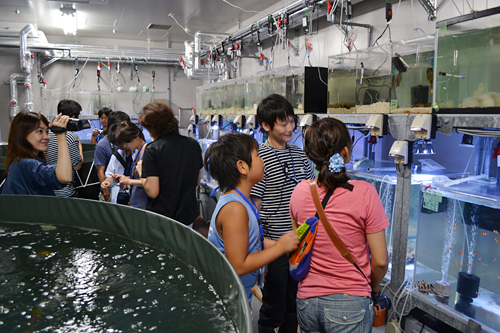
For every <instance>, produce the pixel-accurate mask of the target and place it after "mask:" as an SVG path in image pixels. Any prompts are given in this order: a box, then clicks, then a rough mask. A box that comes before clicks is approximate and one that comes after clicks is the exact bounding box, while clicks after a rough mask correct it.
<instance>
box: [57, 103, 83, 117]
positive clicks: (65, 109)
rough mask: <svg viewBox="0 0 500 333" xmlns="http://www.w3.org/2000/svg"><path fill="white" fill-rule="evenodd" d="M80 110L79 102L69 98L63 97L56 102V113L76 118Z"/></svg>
mask: <svg viewBox="0 0 500 333" xmlns="http://www.w3.org/2000/svg"><path fill="white" fill-rule="evenodd" d="M81 111H82V106H81V105H80V103H78V102H77V101H73V100H71V99H63V100H61V101H60V102H59V103H58V104H57V113H58V114H59V113H62V114H63V116H69V117H75V118H78V117H79V116H80V112H81Z"/></svg>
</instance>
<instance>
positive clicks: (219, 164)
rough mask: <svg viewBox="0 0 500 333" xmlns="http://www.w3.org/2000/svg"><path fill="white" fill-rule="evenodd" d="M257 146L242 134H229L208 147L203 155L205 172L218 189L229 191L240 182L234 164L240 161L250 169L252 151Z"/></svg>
mask: <svg viewBox="0 0 500 333" xmlns="http://www.w3.org/2000/svg"><path fill="white" fill-rule="evenodd" d="M254 149H255V150H258V149H259V144H258V143H257V141H256V140H255V139H254V137H253V136H250V135H248V134H243V133H238V132H234V133H229V134H226V135H223V136H221V137H220V138H219V140H218V141H217V142H214V143H212V144H211V145H210V147H209V148H208V149H207V152H206V153H205V161H204V162H205V170H207V171H208V172H209V173H210V175H211V176H212V177H213V178H214V179H215V180H216V181H217V182H218V183H219V187H220V189H221V190H222V191H223V192H225V191H227V190H230V189H232V188H234V187H236V185H238V183H239V181H240V172H239V171H238V169H237V167H236V162H238V161H239V160H242V161H244V162H246V163H247V164H248V165H249V166H250V167H252V150H254Z"/></svg>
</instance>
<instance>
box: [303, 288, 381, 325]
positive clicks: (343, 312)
mask: <svg viewBox="0 0 500 333" xmlns="http://www.w3.org/2000/svg"><path fill="white" fill-rule="evenodd" d="M373 315H374V313H373V303H372V301H371V299H370V298H369V297H359V296H350V295H346V294H333V295H327V296H319V297H311V298H306V299H297V318H298V321H299V325H300V331H301V332H304V333H308V332H309V333H313V332H332V333H333V332H334V333H346V332H356V333H358V332H361V333H365V332H371V331H372V325H373Z"/></svg>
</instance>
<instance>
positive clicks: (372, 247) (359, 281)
mask: <svg viewBox="0 0 500 333" xmlns="http://www.w3.org/2000/svg"><path fill="white" fill-rule="evenodd" d="M304 151H305V153H306V155H307V157H308V158H309V159H310V160H311V161H313V162H314V164H315V165H316V169H317V170H318V171H319V175H318V178H317V179H316V183H317V191H318V193H319V199H320V201H321V200H324V198H325V196H326V195H327V194H330V198H329V199H327V202H326V205H325V208H324V211H325V215H326V218H327V220H328V222H327V223H329V224H330V225H331V226H332V228H333V230H334V231H335V233H336V234H337V236H338V238H339V239H340V240H341V241H342V243H343V244H344V245H345V247H346V248H347V250H348V251H349V252H350V253H351V254H352V256H353V258H354V261H355V262H356V264H357V265H358V267H359V269H360V270H358V269H357V268H356V267H355V266H354V265H353V264H352V263H350V262H349V261H347V259H345V258H344V257H343V256H342V255H341V254H340V252H339V250H338V249H337V247H336V246H335V245H334V244H333V242H332V240H331V239H330V237H329V236H328V234H327V231H326V229H325V228H324V227H323V223H322V222H323V221H318V230H317V234H316V238H315V240H314V246H313V249H312V254H311V261H310V265H309V271H308V273H307V275H306V276H305V278H304V279H303V280H301V281H300V282H299V287H298V292H297V317H298V321H299V324H300V331H301V332H336V333H337V332H371V329H372V324H373V316H374V309H373V303H372V302H371V299H370V296H371V292H372V291H373V292H375V293H380V287H379V284H380V282H381V281H382V279H383V277H384V275H385V273H386V272H387V266H388V261H389V259H388V255H387V248H386V242H385V232H384V229H385V228H387V227H388V226H389V221H388V220H387V217H386V215H385V211H384V207H383V206H382V203H381V202H380V199H379V197H378V194H377V191H376V190H375V188H374V187H373V185H371V184H370V183H367V182H365V181H361V180H352V181H349V177H348V176H347V174H346V169H345V167H344V164H345V163H348V162H350V160H351V153H352V141H351V138H350V136H349V132H348V131H347V128H346V126H345V124H344V123H343V122H341V121H340V120H337V119H334V118H325V119H321V120H319V121H316V122H314V123H313V124H312V125H311V126H310V127H309V128H308V129H307V132H306V134H305V137H304ZM310 182H311V181H309V180H305V181H302V182H301V183H299V184H298V185H297V186H296V187H295V189H294V191H293V194H292V198H291V200H290V216H291V218H292V224H293V225H294V228H297V224H299V225H301V224H302V223H304V221H305V220H306V219H308V218H310V217H312V216H314V215H315V214H316V207H315V205H314V201H313V198H312V194H311V189H310ZM365 277H366V278H365Z"/></svg>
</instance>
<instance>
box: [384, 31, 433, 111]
mask: <svg viewBox="0 0 500 333" xmlns="http://www.w3.org/2000/svg"><path fill="white" fill-rule="evenodd" d="M392 48H393V57H392V82H391V99H392V100H391V102H392V103H391V112H392V113H431V112H432V107H431V106H432V95H433V78H434V68H433V67H434V35H427V36H424V37H420V38H416V39H411V40H406V41H400V42H397V43H393V45H392Z"/></svg>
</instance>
